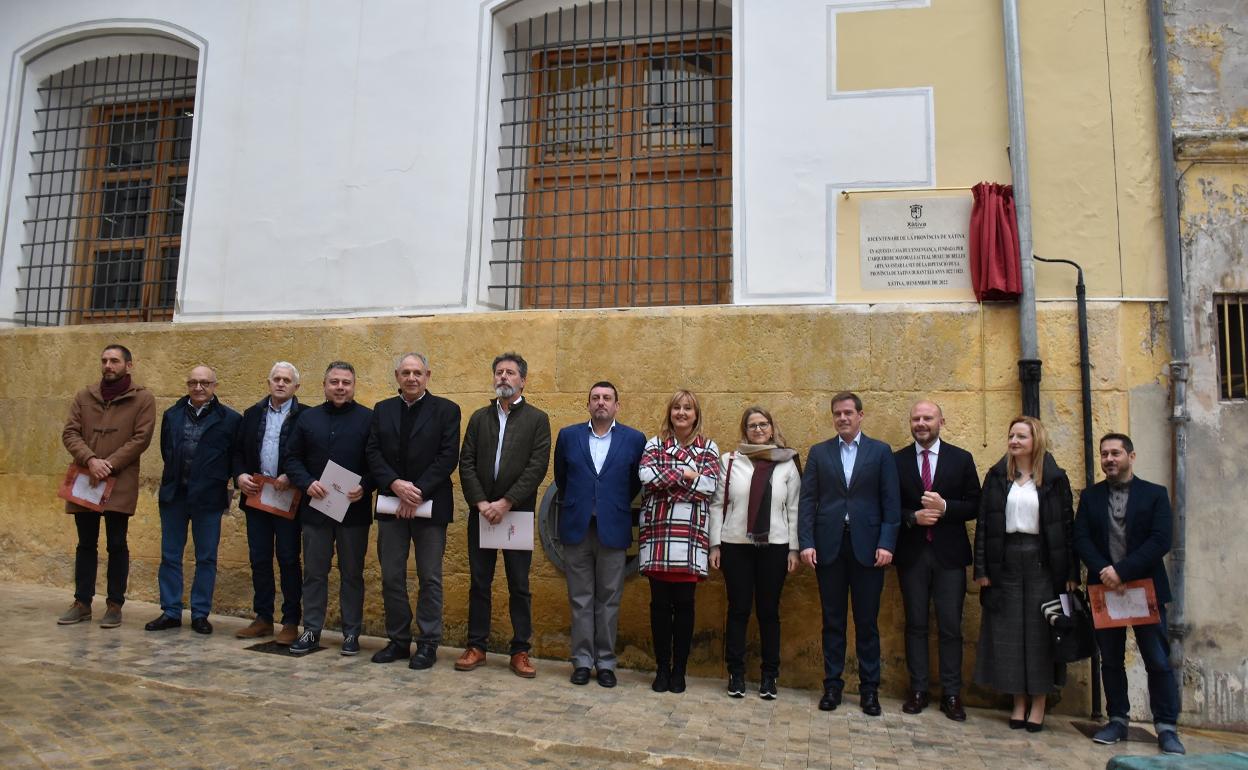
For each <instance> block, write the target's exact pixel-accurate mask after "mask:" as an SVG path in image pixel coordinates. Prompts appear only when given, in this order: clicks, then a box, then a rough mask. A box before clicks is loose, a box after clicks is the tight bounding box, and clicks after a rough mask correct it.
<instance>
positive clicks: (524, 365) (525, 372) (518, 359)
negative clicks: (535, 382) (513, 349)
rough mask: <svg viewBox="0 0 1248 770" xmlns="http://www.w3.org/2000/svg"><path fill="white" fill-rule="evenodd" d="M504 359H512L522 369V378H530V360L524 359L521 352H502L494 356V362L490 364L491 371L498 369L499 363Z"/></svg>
mask: <svg viewBox="0 0 1248 770" xmlns="http://www.w3.org/2000/svg"><path fill="white" fill-rule="evenodd" d="M504 361H510V362H512V363H513V364H515V365H516V368H517V369H519V370H520V379H522V380H527V379H529V362H528V361H525V360H524V356H522V355H520V354H519V353H500V354H499V355H497V356H494V363H492V364H490V371H491V372H493V371H494V370H496V369H498V365H499V364H501V363H502V362H504Z"/></svg>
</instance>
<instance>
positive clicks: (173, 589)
mask: <svg viewBox="0 0 1248 770" xmlns="http://www.w3.org/2000/svg"><path fill="white" fill-rule="evenodd" d="M188 524H189V525H190V527H191V537H192V538H193V539H194V541H195V579H194V580H193V581H192V582H191V617H192V618H206V617H208V613H209V612H211V611H212V591H213V588H214V587H215V586H216V583H217V543H218V542H220V540H221V511H211V512H205V511H199V512H196V513H194V514H193V515H192V514H191V512H190V511H189V510H188V509H187V507H186V502H185V501H184V500H175V501H174V502H172V503H169V504H167V505H161V506H160V571H159V572H158V573H157V582H158V583H159V585H160V607H161V609H163V610H164V611H165V614H166V615H168V616H169V617H171V618H178V619H181V618H182V587H183V585H182V554H183V552H185V551H186V527H187V525H188Z"/></svg>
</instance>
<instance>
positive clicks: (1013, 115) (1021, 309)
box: [1001, 0, 1041, 417]
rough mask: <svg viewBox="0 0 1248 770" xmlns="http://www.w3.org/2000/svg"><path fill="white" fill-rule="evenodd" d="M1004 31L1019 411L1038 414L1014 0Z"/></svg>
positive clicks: (1008, 1) (1005, 2) (1008, 0)
mask: <svg viewBox="0 0 1248 770" xmlns="http://www.w3.org/2000/svg"><path fill="white" fill-rule="evenodd" d="M1001 6H1002V12H1003V13H1002V16H1003V19H1004V24H1003V28H1004V33H1005V88H1006V102H1007V106H1008V108H1009V117H1010V172H1011V174H1012V176H1013V177H1014V209H1015V212H1016V214H1017V216H1018V256H1019V268H1020V270H1019V272H1020V273H1021V277H1022V282H1023V296H1022V297H1020V298H1019V301H1018V337H1019V343H1020V344H1019V349H1020V351H1021V352H1022V357H1021V358H1020V359H1019V360H1018V380H1019V383H1020V384H1021V386H1022V397H1023V414H1027V415H1031V416H1032V417H1039V416H1040V374H1041V362H1040V351H1039V344H1038V343H1037V340H1036V283H1035V266H1034V264H1033V262H1032V261H1031V250H1032V239H1031V178H1030V175H1029V173H1028V166H1027V125H1026V119H1025V115H1024V111H1023V61H1022V54H1021V46H1020V44H1019V37H1018V0H1002V2H1001Z"/></svg>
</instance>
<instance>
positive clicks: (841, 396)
mask: <svg viewBox="0 0 1248 770" xmlns="http://www.w3.org/2000/svg"><path fill="white" fill-rule="evenodd" d="M842 401H853V402H854V409H856V410H858V411H859V412H861V411H862V399H861V398H858V394H857V393H854V392H852V391H848V390H842V391H841V392H840V393H837V394H836V395H835V396H833V397H832V403H831V404H830V405H829V408H830V409H835V408H836V405H837V404H839V403H840V402H842Z"/></svg>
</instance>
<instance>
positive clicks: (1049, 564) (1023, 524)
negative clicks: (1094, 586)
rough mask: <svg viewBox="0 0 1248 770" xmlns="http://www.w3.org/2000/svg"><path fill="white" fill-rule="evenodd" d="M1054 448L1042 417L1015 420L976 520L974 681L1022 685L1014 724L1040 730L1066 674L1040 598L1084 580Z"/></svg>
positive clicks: (1013, 690) (1000, 686) (1008, 688)
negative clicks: (1050, 699) (1047, 706)
mask: <svg viewBox="0 0 1248 770" xmlns="http://www.w3.org/2000/svg"><path fill="white" fill-rule="evenodd" d="M1047 450H1048V437H1047V435H1046V433H1045V430H1044V426H1043V425H1042V424H1041V423H1040V421H1039V420H1038V419H1036V418H1034V417H1028V416H1020V417H1016V418H1014V420H1013V421H1011V422H1010V430H1009V434H1008V438H1007V442H1006V454H1005V457H1002V458H1001V460H1000V461H999V462H998V463H997V464H996V465H994V466H993V467H992V469H991V470H989V471H988V474H987V475H986V476H985V477H984V491H983V495H982V496H981V497H980V500H979V519H978V522H977V524H976V527H975V582H976V583H977V584H978V585H979V587H980V588H979V592H980V593H979V597H980V604H981V605H982V607H983V614H982V616H981V620H980V634H979V647H978V654H977V657H976V660H975V682H976V683H977V684H980V685H983V686H985V687H991V688H993V689H995V690H998V691H1001V692H1008V693H1010V694H1011V695H1013V696H1014V709H1013V712H1012V713H1011V715H1010V727H1011V729H1015V730H1017V729H1022V728H1026V729H1027V730H1028V731H1029V732H1037V733H1038V732H1040V730H1042V729H1043V726H1044V707H1045V701H1046V699H1047V697H1048V694H1049V693H1050V692H1053V691H1054V690H1056V689H1057V688H1058V687H1061V686H1062V685H1063V684H1065V680H1066V669H1065V666H1064V665H1062V664H1060V663H1057V662H1056V661H1055V660H1054V658H1053V643H1052V636H1051V634H1050V630H1049V625H1048V623H1047V622H1046V621H1045V619H1044V616H1043V614H1042V612H1041V610H1040V605H1042V604H1044V603H1045V602H1047V601H1051V600H1052V599H1054V598H1056V597H1057V595H1058V594H1059V593H1061V592H1062V591H1064V590H1069V589H1070V588H1073V587H1074V585H1075V584H1076V583H1077V582H1078V580H1079V563H1078V561H1076V559H1075V556H1074V552H1073V538H1072V536H1071V528H1072V526H1073V523H1074V506H1073V504H1072V500H1071V493H1070V481H1069V479H1067V477H1066V472H1065V471H1064V470H1062V469H1061V468H1060V467H1058V464H1057V461H1056V460H1054V459H1053V456H1052V455H1051V454H1049V453H1048V451H1047Z"/></svg>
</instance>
